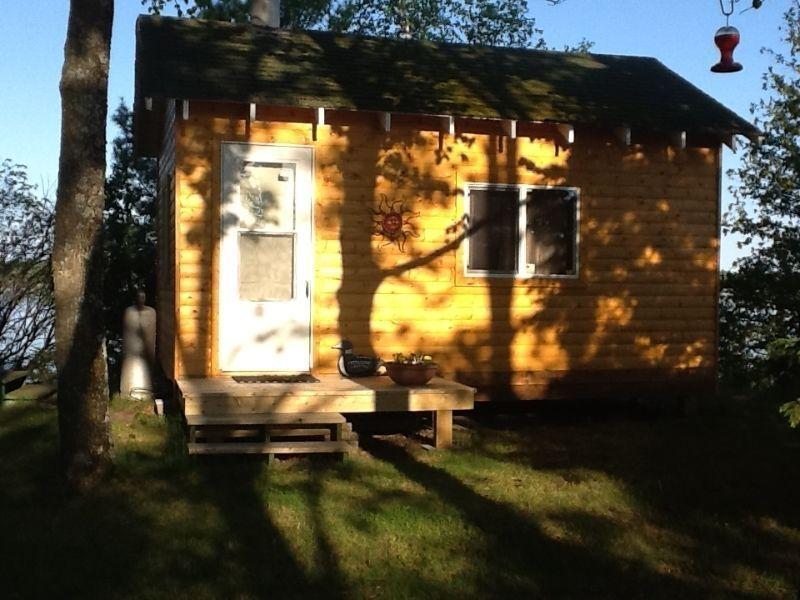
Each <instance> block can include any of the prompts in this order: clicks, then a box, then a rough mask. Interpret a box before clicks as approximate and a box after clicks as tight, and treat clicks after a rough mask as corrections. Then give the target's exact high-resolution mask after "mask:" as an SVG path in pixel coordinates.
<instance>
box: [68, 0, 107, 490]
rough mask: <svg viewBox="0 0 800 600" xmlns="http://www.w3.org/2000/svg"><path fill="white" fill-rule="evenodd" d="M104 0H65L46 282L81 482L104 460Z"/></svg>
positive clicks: (87, 485)
mask: <svg viewBox="0 0 800 600" xmlns="http://www.w3.org/2000/svg"><path fill="white" fill-rule="evenodd" d="M113 15H114V0H71V3H70V13H69V25H68V28H67V42H66V45H65V48H64V67H63V70H62V72H61V156H60V159H59V165H58V199H57V202H56V217H55V239H54V242H53V285H54V294H55V308H56V366H57V368H58V415H59V433H60V440H61V458H62V465H63V469H64V474H65V476H66V480H67V483H68V484H69V486H70V487H71V488H72V489H73V490H75V491H86V490H89V489H91V488H92V487H93V486H94V485H95V484H96V483H97V482H98V481H99V480H100V479H101V478H102V476H103V475H104V474H105V473H106V471H107V470H108V468H109V466H110V464H111V438H110V431H109V424H108V376H107V372H106V368H107V367H106V348H105V338H104V324H103V304H102V291H103V251H102V250H103V247H102V226H103V204H104V191H105V190H104V188H105V170H106V148H105V144H106V116H107V112H108V64H109V56H110V50H111V25H112V21H113Z"/></svg>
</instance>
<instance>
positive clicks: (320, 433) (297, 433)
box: [267, 428, 331, 440]
mask: <svg viewBox="0 0 800 600" xmlns="http://www.w3.org/2000/svg"><path fill="white" fill-rule="evenodd" d="M267 435H268V436H269V437H270V439H272V438H281V437H324V438H325V439H326V440H327V439H330V437H331V430H330V428H324V429H323V428H316V429H312V428H306V429H302V428H285V429H267Z"/></svg>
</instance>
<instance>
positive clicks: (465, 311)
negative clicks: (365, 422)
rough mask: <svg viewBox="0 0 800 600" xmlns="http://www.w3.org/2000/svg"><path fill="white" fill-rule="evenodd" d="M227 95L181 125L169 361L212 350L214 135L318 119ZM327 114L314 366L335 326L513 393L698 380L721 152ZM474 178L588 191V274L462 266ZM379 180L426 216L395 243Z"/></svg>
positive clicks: (280, 129) (712, 281)
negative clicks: (175, 317)
mask: <svg viewBox="0 0 800 600" xmlns="http://www.w3.org/2000/svg"><path fill="white" fill-rule="evenodd" d="M221 108H223V107H221V106H214V105H206V106H203V105H199V104H198V105H197V106H196V107H195V109H194V113H193V118H192V119H190V121H189V123H187V124H182V125H181V127H180V130H181V134H180V140H179V162H178V168H179V171H180V175H179V190H178V195H179V198H180V203H179V210H180V212H181V221H180V222H181V228H182V231H181V234H180V236H179V238H180V248H179V250H180V251H179V256H180V265H179V269H180V281H181V290H180V303H181V305H180V307H179V313H180V326H181V328H180V335H179V337H178V341H179V348H178V355H179V356H178V359H179V363H180V364H183V365H185V369H186V372H190V373H192V374H198V375H202V374H208V373H209V372H210V371H209V369H210V368H211V367H210V365H213V361H214V358H213V356H212V347H213V345H212V338H213V336H214V335H215V332H214V327H215V323H216V315H215V310H216V307H215V301H214V298H213V286H214V284H215V274H214V273H215V260H216V257H215V252H216V245H217V242H218V237H217V235H218V234H217V232H218V231H219V223H220V221H219V215H218V214H217V213H218V208H217V207H218V204H217V202H218V200H217V199H216V196H218V190H219V185H220V182H219V177H220V168H221V167H220V164H219V156H220V142H221V140H225V141H255V142H270V141H272V142H281V141H283V142H291V143H299V142H302V141H303V140H306V141H308V142H310V140H309V139H308V138H309V136H310V133H311V131H310V130H311V126H310V125H308V121H307V120H306V119H307V115H304V114H299V113H302V111H300V110H294V111H284V114H282V115H281V114H278V116H280V117H281V118H282V119H286V120H287V121H290V120H291V119H296V120H297V121H298V122H295V123H291V122H286V123H285V124H280V123H275V124H266V123H264V124H262V123H258V124H256V125H254V126H253V131H251V130H250V127H249V126H248V125H247V124H246V115H245V114H244V111H245V110H246V109H245V107H237V108H232V107H231V106H230V105H228V106H225V107H224V110H220V109H221ZM232 110H234V111H237V112H231V111H232ZM238 112H241V113H242V114H241V115H240V114H238ZM273 113H274V111H273ZM220 114H225V115H228V116H227V117H225V118H219V115H220ZM212 115H217V116H218V117H217V118H216V120H214V121H212V120H211V116H212ZM266 116H267V117H268V116H269V115H266ZM273 118H274V117H273ZM329 120H330V124H329V125H326V126H325V127H324V128H322V127H321V128H320V131H319V132H318V135H319V141H318V142H317V143H316V144H314V145H315V147H316V162H317V164H316V178H317V182H316V189H317V204H316V207H315V210H316V217H315V221H316V256H315V262H316V286H315V288H316V293H315V296H316V298H315V344H316V348H315V353H316V364H317V365H318V366H319V368H320V369H323V370H332V369H333V368H334V367H333V364H334V360H335V353H333V352H332V351H328V348H329V346H330V345H332V343H333V342H334V341H335V340H336V339H338V338H339V337H345V338H348V339H351V340H353V341H354V342H355V343H356V346H357V347H358V349H359V351H363V352H372V353H376V354H381V355H383V356H384V357H387V355H391V353H393V352H394V351H401V350H403V351H410V350H417V349H423V350H425V351H427V352H430V353H433V354H435V355H436V358H437V360H438V361H439V362H440V363H441V365H442V367H443V371H444V372H445V374H447V375H455V376H457V377H459V379H462V380H464V381H467V382H469V383H473V384H476V385H478V386H480V387H485V388H486V389H491V390H493V391H494V392H496V393H500V394H503V395H511V396H515V395H521V396H522V395H525V396H531V397H541V396H554V395H555V396H558V395H574V394H575V393H576V392H580V391H581V389H584V390H587V389H588V390H590V391H591V392H592V393H601V392H603V393H606V392H608V393H613V392H614V391H615V390H619V389H620V384H621V383H622V384H627V385H631V384H636V385H635V386H634V387H636V388H637V390H643V389H645V388H646V387H647V386H645V385H643V384H645V383H648V382H650V383H655V385H657V386H658V388H659V389H661V390H663V389H664V384H665V383H666V382H667V379H668V378H669V379H670V380H673V377H672V376H673V373H671V370H672V369H673V368H681V369H684V370H685V371H686V373H687V374H688V373H690V372H693V373H696V374H697V379H696V380H692V381H691V382H690V383H691V384H692V385H696V383H697V382H698V381H700V382H703V381H704V382H706V383H707V382H708V381H709V380H710V379H711V378H712V377H713V372H710V371H709V369H710V368H711V367H713V357H714V351H715V349H714V335H715V333H714V321H715V293H716V243H717V240H716V219H717V214H716V172H717V171H716V166H715V165H716V157H715V153H714V152H713V151H709V150H702V149H694V148H690V149H688V150H686V151H683V152H679V151H675V150H673V149H671V148H669V147H668V146H667V144H666V143H665V142H663V141H659V140H658V139H657V138H655V137H654V138H653V139H651V140H642V145H641V146H639V145H635V146H633V147H631V148H624V147H621V145H620V144H619V143H618V142H616V141H615V140H614V139H613V137H611V136H610V135H609V136H604V135H603V132H601V131H586V132H583V133H582V137H581V141H579V142H578V143H577V144H576V145H575V146H574V147H573V148H570V149H567V148H559V147H558V138H557V133H554V132H547V131H545V132H544V136H543V137H541V138H537V139H535V140H529V139H527V138H526V137H521V138H518V139H517V140H516V141H514V140H508V139H506V138H504V136H503V135H502V134H501V133H500V132H495V133H492V132H490V131H486V132H482V133H472V132H466V133H461V134H459V135H458V136H457V137H456V138H451V137H449V136H442V135H441V134H438V133H436V132H434V131H431V130H432V129H434V128H435V127H436V123H432V122H430V121H429V122H425V120H424V119H423V118H410V117H408V118H406V120H405V122H404V119H403V118H396V119H395V122H394V123H393V129H392V131H391V132H390V133H389V134H383V133H382V132H380V131H379V130H378V127H377V123H376V122H375V121H376V119H375V118H374V115H370V114H357V113H349V114H342V113H339V114H336V113H331V114H330V117H329ZM487 127H488V126H487ZM498 127H499V125H498ZM531 134H532V135H534V132H531ZM539 135H542V134H539ZM468 181H473V182H498V183H509V184H513V183H524V184H541V185H567V186H574V187H578V188H580V190H581V210H580V212H581V214H580V231H579V235H580V244H579V254H580V257H579V260H580V277H579V278H578V279H577V280H566V281H552V280H542V279H531V280H517V281H512V280H509V279H500V278H487V279H474V278H464V277H463V275H462V273H463V264H462V261H463V258H462V256H461V255H462V249H461V246H462V244H463V241H464V238H465V236H466V235H467V233H468V231H467V230H466V229H465V227H464V226H463V223H464V221H463V216H464V215H463V212H461V211H463V201H462V200H463V199H462V198H461V194H462V192H463V186H464V184H465V183H466V182H468ZM382 194H386V195H387V196H389V198H390V199H391V200H397V201H400V202H402V203H403V204H404V205H405V207H406V208H408V209H409V210H410V212H411V213H417V212H418V213H419V216H418V217H416V218H411V219H409V220H408V225H407V228H408V231H409V237H408V242H407V244H406V246H405V252H400V250H399V248H398V247H397V245H393V244H387V243H386V241H385V240H383V239H381V238H379V237H376V236H375V235H374V232H375V228H374V223H373V217H372V215H371V212H370V211H371V210H372V209H374V208H375V207H376V204H377V203H378V202H379V200H380V197H381V195H382ZM459 224H461V225H462V226H461V227H459ZM473 227H474V224H473ZM689 367H691V368H694V369H695V370H694V371H690V370H686V368H689ZM659 373H661V375H663V377H661V378H660V379H659V378H658V377H657V378H656V379H658V381H655V380H654V375H658V374H659ZM679 383H681V382H680V381H679Z"/></svg>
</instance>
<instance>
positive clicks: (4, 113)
mask: <svg viewBox="0 0 800 600" xmlns="http://www.w3.org/2000/svg"><path fill="white" fill-rule="evenodd" d="M747 2H748V0H742V3H741V4H742V5H746V4H747ZM790 2H791V0H766V1H765V3H764V6H763V8H761V9H760V10H759V11H754V10H751V11H748V12H746V13H745V14H743V15H739V14H738V11H737V14H736V15H734V17H733V18H732V24H734V25H736V26H737V27H738V28H739V29H740V31H741V32H742V44H741V45H740V47H739V48H738V49H737V51H736V58H737V60H739V62H741V63H743V64H744V66H745V70H744V71H743V72H741V73H737V74H733V75H714V74H712V73H710V72H709V70H708V69H709V67H710V66H711V65H712V64H713V63H714V62H716V61H717V59H718V56H719V55H718V53H717V50H716V48H715V46H714V44H713V35H714V32H715V31H716V29H717V28H718V27H720V26H721V25H723V24H724V18H723V16H722V15H721V13H720V10H719V0H566V1H565V2H564V3H563V4H562V5H559V6H550V5H549V4H548V3H547V2H546V0H530V1H529V7H530V11H531V13H532V14H533V15H534V16H535V17H536V19H537V25H538V26H539V27H540V28H541V29H543V30H544V35H545V38H546V40H547V41H548V43H549V44H551V45H553V46H556V47H561V46H563V45H565V44H575V43H577V42H579V41H580V40H581V39H582V38H586V39H589V40H591V41H593V42H595V47H594V50H595V51H597V52H605V53H612V54H640V55H647V56H654V57H656V58H658V59H659V60H661V61H662V62H664V63H665V64H666V65H667V66H668V67H670V68H671V69H673V70H675V71H677V72H678V73H680V74H681V75H682V76H684V77H686V78H687V79H688V80H689V81H691V82H692V83H694V84H695V85H697V86H698V87H700V88H701V89H703V90H705V91H706V92H708V93H709V94H711V95H712V96H714V97H715V98H717V99H718V100H720V101H721V102H722V103H724V104H725V105H727V106H728V107H730V108H732V109H733V110H735V111H737V112H738V113H739V114H741V115H743V116H746V117H747V116H749V113H748V110H749V107H750V104H751V103H752V102H754V101H756V100H758V99H759V98H760V97H761V96H762V94H763V91H762V89H761V74H762V73H763V72H764V71H765V69H766V67H767V66H768V61H767V58H766V57H764V56H762V55H761V54H760V49H761V48H762V47H764V46H768V47H772V48H780V47H781V44H780V32H779V30H778V27H779V26H780V25H781V23H782V15H783V13H784V12H785V11H786V9H787V8H788V7H789V4H790ZM5 4H6V6H4V9H5V10H4V13H3V19H2V20H0V44H2V46H1V47H0V48H1V49H2V52H0V84H1V85H2V88H0V89H2V91H1V92H0V160H2V159H3V158H11V159H12V160H14V161H15V162H18V163H22V164H25V165H27V166H28V168H29V173H30V176H31V179H32V180H33V181H34V182H36V183H39V184H41V185H42V186H43V187H45V188H47V187H50V188H52V189H53V190H54V189H55V183H56V179H57V175H58V150H59V135H60V129H59V128H60V120H61V119H60V114H61V113H60V105H59V94H58V81H59V76H60V72H61V62H62V59H63V47H64V39H65V35H66V24H67V11H68V6H69V2H68V1H67V0H27V1H25V2H6V3H5ZM141 10H142V8H141V4H140V2H139V0H117V1H116V14H115V17H114V33H113V41H112V50H111V77H110V81H109V99H110V105H111V108H112V109H113V108H114V107H115V106H116V105H117V103H118V102H119V98H125V100H126V101H128V102H129V103H130V101H131V99H132V96H133V57H134V22H135V20H136V15H137V14H139V13H140V12H141ZM113 135H114V131H113V130H111V131H109V136H113ZM736 160H737V158H736V156H734V155H732V154H731V153H730V152H729V151H726V153H725V156H724V166H725V168H726V169H727V168H729V167H732V166H735V164H736ZM725 187H726V188H727V185H726V186H725ZM727 198H728V194H727V192H726V195H725V198H724V201H725V202H726V203H727ZM737 253H738V251H737V249H736V244H735V240H733V239H725V240H723V245H722V262H723V266H724V267H727V266H728V265H730V262H731V260H732V259H733V258H735V256H736V255H737Z"/></svg>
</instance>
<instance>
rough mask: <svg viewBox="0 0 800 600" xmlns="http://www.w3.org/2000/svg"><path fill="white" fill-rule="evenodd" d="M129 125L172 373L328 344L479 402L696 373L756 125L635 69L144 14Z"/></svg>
mask: <svg viewBox="0 0 800 600" xmlns="http://www.w3.org/2000/svg"><path fill="white" fill-rule="evenodd" d="M135 118H136V144H137V149H138V152H139V154H140V155H144V156H153V157H158V165H159V195H158V248H159V250H158V265H157V270H158V292H157V310H158V357H159V361H160V364H161V366H162V368H163V370H164V372H165V373H166V375H167V376H168V377H169V378H170V379H172V380H176V381H178V382H179V383H180V382H183V383H182V385H183V386H184V388H185V387H187V386H189V387H191V386H195V387H194V388H193V389H200V387H202V385H201V382H203V381H205V382H206V384H208V385H211V384H210V383H208V382H212V381H220V380H221V379H220V378H222V379H224V378H226V377H230V376H233V375H242V374H259V373H276V372H278V373H280V372H285V373H306V372H308V373H311V374H313V375H316V376H318V377H329V376H335V374H336V372H337V366H336V364H337V359H338V352H337V350H334V349H332V346H334V345H335V344H336V343H338V342H339V341H340V340H341V339H348V340H351V341H352V342H353V344H354V345H355V348H356V351H358V352H360V353H363V354H373V355H379V356H381V357H383V358H385V359H391V357H392V356H393V354H394V353H398V352H402V353H409V352H413V351H422V352H424V353H426V354H430V355H431V356H433V357H434V359H435V360H436V362H437V363H438V365H439V371H440V374H441V375H442V376H443V377H445V378H447V379H449V380H452V381H456V382H460V383H461V384H465V385H466V386H470V387H474V388H477V389H478V390H479V391H481V392H485V393H486V394H487V397H488V395H489V394H495V395H496V396H497V397H500V398H520V399H534V398H564V397H579V396H580V397H590V398H595V397H600V396H608V395H626V396H630V395H639V394H645V393H652V392H659V393H661V392H667V391H669V392H670V393H680V394H683V393H702V392H706V391H708V390H713V389H714V388H715V382H716V373H717V362H718V350H717V343H718V329H717V313H718V291H719V242H720V182H721V177H722V174H721V146H722V144H730V145H732V144H733V143H734V140H735V138H736V136H737V135H743V136H748V137H753V136H755V135H757V133H758V132H757V130H756V129H755V128H754V127H753V126H752V125H751V124H750V123H748V122H747V121H745V120H743V119H741V118H740V117H738V116H737V115H736V114H734V113H732V112H731V111H729V110H728V109H726V108H725V107H723V106H722V105H720V104H719V103H717V102H716V101H715V100H713V99H712V98H710V97H709V96H707V95H706V94H704V93H703V92H701V91H700V90H698V89H697V88H695V87H694V86H693V85H691V84H690V83H689V82H687V81H686V80H684V79H682V78H681V77H680V76H678V75H677V74H675V73H674V72H672V71H670V70H669V69H667V68H666V67H665V66H664V65H662V64H661V63H660V62H658V61H657V60H655V59H652V58H642V57H633V56H610V55H600V54H567V53H560V52H546V51H539V50H527V49H508V48H496V47H480V46H468V45H458V44H437V43H431V42H419V41H412V40H404V39H378V38H367V37H358V36H351V35H337V34H333V33H328V32H317V31H287V30H280V29H272V28H267V27H258V26H254V25H237V24H230V23H222V22H210V21H199V20H181V19H173V18H159V17H147V16H143V17H140V18H139V20H138V22H137V58H136V100H135ZM187 382H188V383H187ZM217 393H218V394H220V395H224V394H223V391H221V388H220V389H217ZM225 393H226V394H227V393H229V392H225ZM254 393H255V392H254ZM197 394H198V395H199V394H200V392H197ZM465 398H466V396H465ZM465 402H466V400H465ZM470 402H471V399H470ZM371 406H374V405H371ZM403 406H404V405H403V404H402V403H400V404H399V405H394V407H395V408H397V407H400V408H402V407H403ZM425 406H426V407H428V408H430V406H431V405H425ZM461 406H466V404H462V405H461ZM345 408H346V407H345ZM351 408H352V406H351Z"/></svg>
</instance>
